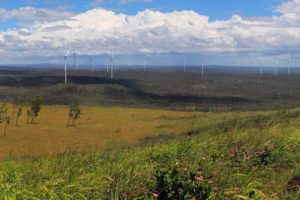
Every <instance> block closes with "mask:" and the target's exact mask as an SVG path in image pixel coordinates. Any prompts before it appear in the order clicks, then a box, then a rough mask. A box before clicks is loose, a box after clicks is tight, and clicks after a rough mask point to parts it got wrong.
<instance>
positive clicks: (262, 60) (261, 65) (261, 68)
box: [260, 57, 264, 76]
mask: <svg viewBox="0 0 300 200" xmlns="http://www.w3.org/2000/svg"><path fill="white" fill-rule="evenodd" d="M263 65H264V58H263V57H260V76H262V75H263Z"/></svg>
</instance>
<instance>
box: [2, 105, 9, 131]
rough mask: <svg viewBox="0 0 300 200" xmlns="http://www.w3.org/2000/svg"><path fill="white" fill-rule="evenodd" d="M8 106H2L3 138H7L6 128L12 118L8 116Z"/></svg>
mask: <svg viewBox="0 0 300 200" xmlns="http://www.w3.org/2000/svg"><path fill="white" fill-rule="evenodd" d="M7 110H8V109H7V107H6V104H5V103H4V104H2V105H1V107H0V124H4V130H3V136H6V127H7V125H9V123H10V117H9V116H8V112H7Z"/></svg>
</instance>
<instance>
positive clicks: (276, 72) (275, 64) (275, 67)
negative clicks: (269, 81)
mask: <svg viewBox="0 0 300 200" xmlns="http://www.w3.org/2000/svg"><path fill="white" fill-rule="evenodd" d="M277 67H278V61H277V62H274V76H276V77H277V76H278V71H277Z"/></svg>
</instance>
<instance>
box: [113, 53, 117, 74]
mask: <svg viewBox="0 0 300 200" xmlns="http://www.w3.org/2000/svg"><path fill="white" fill-rule="evenodd" d="M114 70H115V72H117V62H116V56H114Z"/></svg>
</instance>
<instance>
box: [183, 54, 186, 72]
mask: <svg viewBox="0 0 300 200" xmlns="http://www.w3.org/2000/svg"><path fill="white" fill-rule="evenodd" d="M183 59H184V60H183V72H186V54H184V57H183Z"/></svg>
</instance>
